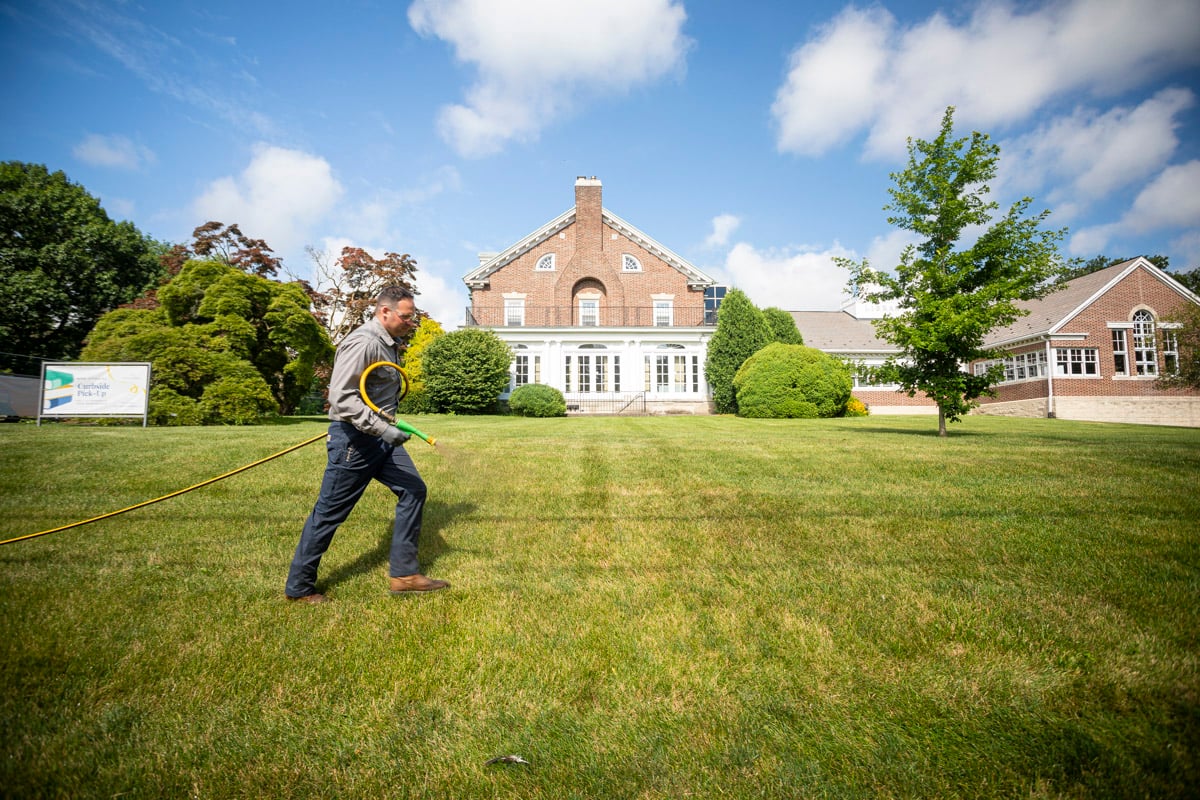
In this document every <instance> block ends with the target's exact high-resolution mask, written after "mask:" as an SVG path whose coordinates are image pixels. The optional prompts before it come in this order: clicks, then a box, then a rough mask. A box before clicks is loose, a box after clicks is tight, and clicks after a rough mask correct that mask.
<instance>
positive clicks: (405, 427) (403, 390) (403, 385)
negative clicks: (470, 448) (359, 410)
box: [358, 361, 437, 446]
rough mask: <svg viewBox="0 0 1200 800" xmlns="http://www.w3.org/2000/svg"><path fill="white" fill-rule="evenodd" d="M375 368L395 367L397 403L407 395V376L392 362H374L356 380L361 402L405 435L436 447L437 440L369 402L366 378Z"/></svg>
mask: <svg viewBox="0 0 1200 800" xmlns="http://www.w3.org/2000/svg"><path fill="white" fill-rule="evenodd" d="M376 367H395V368H396V371H397V372H399V373H400V394H399V395H397V396H396V401H397V402H399V401H400V400H403V399H404V395H406V394H408V375H407V374H406V373H405V372H404V370H403V369H402V368H401V367H400V365H399V364H397V363H396V362H394V361H376V362H375V363H374V364H372V365H371V366H369V367H367V368H366V369H364V370H363V374H362V375H360V376H359V378H358V393H359V394H360V395H362V399H363V402H364V403H366V404H367V405H368V406H370V408H371V410H372V411H374V412H375V413H376V414H378V415H379V416H381V417H383V418H384V419H386V420H387V421H388V422H390V423H392V424H393V425H395V426H396V427H397V428H399V429H400V430H402V431H404V432H405V433H407V434H411V435H413V436H416V437H417V438H419V439H424V440H425V441H426V442H428V443H429V444H431V445H434V446H436V445H437V440H436V439H434V438H433V437H432V436H427V435H426V434H424V433H421V431H419V430H417V429H416V428H415V427H414V426H413V425H412V424H410V423H408V422H405V421H404V420H402V419H396V418H395V417H394V416H392V415H391V414H388V413H387V412H386V411H380V410H379V406H377V405H375V404H374V403H373V402H371V397H370V395H368V394H367V376H368V375H370V374H371V371H372V370H373V369H375V368H376Z"/></svg>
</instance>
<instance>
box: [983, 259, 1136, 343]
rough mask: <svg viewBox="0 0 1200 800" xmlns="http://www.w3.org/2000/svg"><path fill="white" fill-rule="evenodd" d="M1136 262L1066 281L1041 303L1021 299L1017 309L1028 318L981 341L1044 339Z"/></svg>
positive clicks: (999, 329) (1039, 301)
mask: <svg viewBox="0 0 1200 800" xmlns="http://www.w3.org/2000/svg"><path fill="white" fill-rule="evenodd" d="M1136 260H1137V259H1130V260H1129V261H1122V262H1121V263H1119V264H1113V265H1112V266H1111V267H1105V268H1104V269H1101V270H1097V271H1096V272H1091V273H1088V274H1087V275H1083V276H1081V277H1079V278H1076V279H1075V280H1073V281H1068V282H1067V283H1066V284H1064V286H1063V288H1062V289H1059V290H1058V291H1057V292H1053V293H1051V294H1048V295H1046V296H1045V297H1043V298H1042V299H1040V300H1021V301H1018V302H1017V303H1016V306H1017V308H1020V309H1024V310H1026V311H1029V315H1028V316H1024V317H1021V318H1020V319H1018V320H1017V321H1016V322H1014V323H1013V324H1012V325H1009V326H1007V327H1004V328H996V329H995V330H994V331H992V332H991V333H989V334H988V336H987V339H985V340H984V345H985V346H986V347H994V346H996V345H1000V344H1005V343H1007V342H1012V341H1015V340H1019V339H1025V338H1028V337H1030V336H1044V335H1045V334H1048V333H1049V332H1050V331H1051V330H1052V329H1053V328H1054V326H1056V325H1058V324H1059V323H1061V322H1062V321H1063V320H1065V319H1066V318H1067V317H1068V316H1069V315H1070V314H1071V313H1072V312H1074V311H1075V310H1076V309H1078V308H1079V307H1080V306H1081V305H1083V304H1084V303H1086V302H1087V301H1088V300H1090V299H1091V298H1092V297H1093V296H1094V295H1095V294H1096V293H1097V292H1099V291H1100V290H1101V289H1103V288H1104V287H1105V286H1107V285H1108V284H1109V282H1110V281H1112V280H1114V279H1115V278H1116V277H1117V276H1119V275H1120V274H1121V273H1122V272H1124V271H1125V270H1127V269H1129V266H1130V264H1132V263H1133V262H1134V261H1136Z"/></svg>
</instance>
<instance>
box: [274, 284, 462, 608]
mask: <svg viewBox="0 0 1200 800" xmlns="http://www.w3.org/2000/svg"><path fill="white" fill-rule="evenodd" d="M415 316H416V306H415V304H414V302H413V296H412V293H411V292H409V291H408V290H407V289H404V288H401V287H398V286H391V287H388V288H386V289H384V290H383V291H382V292H380V294H379V298H378V301H377V302H376V304H375V314H374V316H373V317H372V318H371V319H370V320H368V321H367V322H366V323H365V324H363V325H362V326H361V327H359V328H358V329H356V330H355V331H353V332H352V333H351V334H350V335H349V336H347V337H346V338H345V339H343V340H342V343H341V344H339V345H338V348H337V353H336V354H335V356H334V360H333V374H332V375H331V376H330V379H329V419H330V420H331V421H330V423H329V438H328V444H327V449H328V451H329V461H328V463H327V464H326V466H325V476H324V478H323V479H322V481H321V491H320V494H319V495H318V496H317V502H316V505H315V506H313V510H312V513H311V514H309V516H308V520H307V521H306V522H305V523H304V530H303V531H302V532H301V534H300V543H299V544H298V545H297V546H296V554H295V556H294V557H293V559H292V566H291V570H290V571H289V572H288V579H287V586H286V587H285V589H284V594H285V595H286V597H287V599H288V600H292V601H296V602H303V603H324V602H326V601H327V600H328V598H327V597H325V595H323V594H320V593H319V592H317V588H316V583H317V566H318V565H319V564H320V563H321V556H323V555H324V554H325V551H326V550H328V549H329V545H330V543H331V542H332V541H333V535H334V533H336V532H337V529H338V526H339V525H341V524H342V523H343V522H345V521H346V518H347V517H349V516H350V512H351V511H352V510H353V509H354V506H355V504H356V503H357V502H358V499H359V498H360V497H362V494H363V492H364V491H365V490H366V488H367V484H369V483H370V482H371V480H372V479H374V480H377V481H379V482H380V483H382V484H383V485H385V486H387V487H388V488H389V489H391V490H392V492H393V493H394V494H395V495H396V518H395V521H394V522H393V524H392V546H391V550H390V553H389V570H388V574H389V576H390V577H389V582H388V583H389V586H388V588H389V590H390V591H391V592H392V593H393V594H402V593H410V592H432V591H437V590H438V589H445V588H446V587H447V586H449V585H450V584H448V583H447V582H446V581H442V580H435V579H432V578H428V577H426V576H425V575H422V574H421V572H420V568H419V565H418V563H417V544H418V541H419V539H420V537H421V518H422V515H423V514H424V510H425V493H426V489H425V481H424V480H422V478H421V475H420V473H419V472H417V468H416V465H415V464H413V460H412V457H411V456H409V454H408V453H407V452H406V451H405V449H404V443H405V442H406V441H408V439H409V434H407V433H405V432H404V431H402V430H400V429H399V428H397V427H395V426H394V425H393V424H392V423H393V422H394V419H395V411H396V401H397V397H398V396H399V395H400V390H401V388H402V386H403V384H402V381H403V377H402V375H401V374H400V373H399V371H398V370H395V369H393V368H391V367H386V368H383V369H372V370H371V371H370V375H369V376H367V379H366V380H365V381H363V383H364V384H365V385H364V387H363V388H364V389H365V392H364V393H360V391H359V388H360V387H359V383H360V377H361V376H362V374H363V372H365V371H367V370H368V368H370V367H371V366H372V365H377V364H378V363H379V362H381V361H382V362H389V363H395V362H398V361H399V353H398V352H397V343H398V341H400V340H403V339H404V337H406V336H408V335H409V334H411V333H412V332H413V330H414V329H415V328H416V322H415ZM363 394H366V395H368V397H367V398H364V396H363ZM370 398H375V401H374V402H371V401H370Z"/></svg>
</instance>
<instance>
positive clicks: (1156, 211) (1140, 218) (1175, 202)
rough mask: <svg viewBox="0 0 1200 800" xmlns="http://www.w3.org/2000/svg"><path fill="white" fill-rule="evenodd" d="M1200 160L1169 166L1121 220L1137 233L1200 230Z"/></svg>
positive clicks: (1135, 201)
mask: <svg viewBox="0 0 1200 800" xmlns="http://www.w3.org/2000/svg"><path fill="white" fill-rule="evenodd" d="M1197 187H1200V160H1195V161H1189V162H1187V163H1186V164H1177V165H1175V166H1171V167H1167V168H1166V169H1165V170H1163V171H1162V173H1161V174H1160V175H1159V176H1158V177H1157V178H1155V179H1154V180H1153V181H1151V182H1150V183H1149V185H1147V186H1146V188H1145V189H1142V191H1141V192H1140V193H1139V194H1138V196H1137V198H1136V199H1135V200H1134V201H1133V207H1132V208H1130V209H1129V212H1128V213H1127V214H1126V215H1125V216H1124V217H1123V218H1122V220H1121V226H1122V227H1125V228H1128V229H1130V230H1132V231H1134V232H1136V233H1144V232H1146V231H1154V230H1160V229H1163V228H1197V227H1200V191H1197Z"/></svg>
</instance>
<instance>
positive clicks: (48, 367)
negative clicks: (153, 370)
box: [38, 361, 150, 425]
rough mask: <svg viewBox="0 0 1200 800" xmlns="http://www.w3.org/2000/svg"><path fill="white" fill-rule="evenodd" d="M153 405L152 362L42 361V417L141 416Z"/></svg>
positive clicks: (40, 416)
mask: <svg viewBox="0 0 1200 800" xmlns="http://www.w3.org/2000/svg"><path fill="white" fill-rule="evenodd" d="M149 405H150V364H149V362H133V363H121V364H100V363H94V362H87V361H64V362H58V363H54V362H43V364H42V399H41V403H40V404H39V408H38V423H39V424H40V423H41V419H42V417H141V418H142V425H145V424H146V416H147V411H148V409H149Z"/></svg>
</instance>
